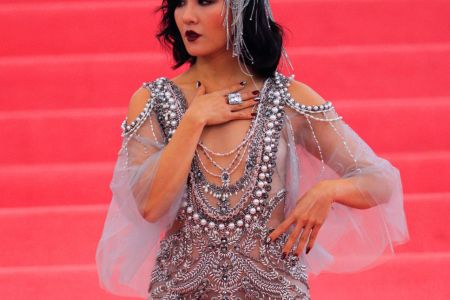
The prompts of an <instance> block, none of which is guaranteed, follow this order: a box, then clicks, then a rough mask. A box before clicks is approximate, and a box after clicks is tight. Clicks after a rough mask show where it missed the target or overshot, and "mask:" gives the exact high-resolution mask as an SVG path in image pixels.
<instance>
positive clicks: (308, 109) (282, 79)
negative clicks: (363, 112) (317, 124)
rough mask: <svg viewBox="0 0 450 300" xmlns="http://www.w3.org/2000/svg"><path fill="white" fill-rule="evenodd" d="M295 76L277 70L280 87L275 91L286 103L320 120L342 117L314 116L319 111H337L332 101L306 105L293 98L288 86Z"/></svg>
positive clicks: (307, 115)
mask: <svg viewBox="0 0 450 300" xmlns="http://www.w3.org/2000/svg"><path fill="white" fill-rule="evenodd" d="M294 76H295V75H294V74H293V75H291V76H289V77H287V76H284V75H283V74H281V73H279V72H276V74H275V83H276V85H277V86H278V87H279V89H278V91H277V92H275V93H276V94H277V95H280V96H281V97H282V98H284V100H285V102H286V105H288V106H289V107H291V108H292V109H294V110H295V111H296V112H298V113H300V114H303V115H304V116H305V117H308V118H312V119H315V120H318V121H337V120H340V119H342V116H337V117H334V118H328V117H325V118H321V117H316V116H314V114H318V113H325V112H330V111H335V110H334V106H333V103H331V101H326V102H325V103H323V104H320V105H305V104H302V103H299V102H297V101H296V100H295V99H293V98H292V96H291V94H290V93H289V92H288V87H289V86H290V85H291V81H292V80H293V79H294ZM324 115H325V114H324Z"/></svg>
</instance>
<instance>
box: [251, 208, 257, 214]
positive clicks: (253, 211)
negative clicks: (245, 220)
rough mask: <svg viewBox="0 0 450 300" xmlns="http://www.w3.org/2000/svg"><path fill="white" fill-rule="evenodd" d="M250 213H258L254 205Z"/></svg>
mask: <svg viewBox="0 0 450 300" xmlns="http://www.w3.org/2000/svg"><path fill="white" fill-rule="evenodd" d="M250 213H251V214H252V215H254V214H256V209H255V208H254V207H252V208H250Z"/></svg>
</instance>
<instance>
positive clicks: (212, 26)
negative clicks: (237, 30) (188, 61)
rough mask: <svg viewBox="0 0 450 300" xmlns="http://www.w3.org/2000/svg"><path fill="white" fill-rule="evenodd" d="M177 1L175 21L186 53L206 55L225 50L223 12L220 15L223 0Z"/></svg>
mask: <svg viewBox="0 0 450 300" xmlns="http://www.w3.org/2000/svg"><path fill="white" fill-rule="evenodd" d="M177 1H178V6H177V7H176V9H175V15H174V17H175V22H176V24H177V27H178V30H179V31H180V34H181V37H182V38H183V42H184V45H185V47H186V50H187V51H188V53H189V54H190V55H192V56H206V55H210V54H214V53H218V52H222V51H226V43H227V41H226V31H225V27H224V26H223V20H224V16H225V14H223V16H222V15H221V12H222V8H223V5H224V0H177ZM189 31H194V32H195V33H197V34H198V35H196V34H195V33H192V32H189ZM186 32H188V34H186Z"/></svg>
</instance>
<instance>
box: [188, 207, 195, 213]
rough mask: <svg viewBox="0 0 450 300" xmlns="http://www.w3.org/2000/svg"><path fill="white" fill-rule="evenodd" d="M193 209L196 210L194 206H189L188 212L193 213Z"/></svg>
mask: <svg viewBox="0 0 450 300" xmlns="http://www.w3.org/2000/svg"><path fill="white" fill-rule="evenodd" d="M193 210H194V209H193V208H192V206H189V207H188V208H187V212H188V214H190V213H192V211H193Z"/></svg>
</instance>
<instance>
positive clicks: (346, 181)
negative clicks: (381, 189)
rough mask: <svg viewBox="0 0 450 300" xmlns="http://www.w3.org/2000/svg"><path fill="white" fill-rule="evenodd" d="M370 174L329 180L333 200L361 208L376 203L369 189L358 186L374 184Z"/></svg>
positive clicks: (328, 184)
mask: <svg viewBox="0 0 450 300" xmlns="http://www.w3.org/2000/svg"><path fill="white" fill-rule="evenodd" d="M371 180H372V178H370V176H367V177H364V176H361V177H358V176H355V177H348V178H339V179H332V180H327V186H328V188H330V189H331V195H332V197H333V200H334V201H335V202H337V203H340V204H343V205H346V206H349V207H352V208H359V209H366V208H370V207H372V206H374V205H376V203H375V201H373V199H372V197H371V196H370V193H369V192H368V190H365V189H363V188H358V186H360V187H361V186H364V185H365V183H367V186H369V185H372V184H373V182H370V181H371Z"/></svg>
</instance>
